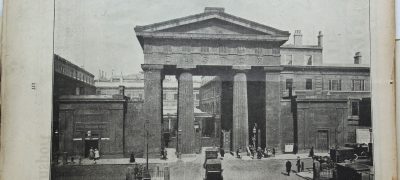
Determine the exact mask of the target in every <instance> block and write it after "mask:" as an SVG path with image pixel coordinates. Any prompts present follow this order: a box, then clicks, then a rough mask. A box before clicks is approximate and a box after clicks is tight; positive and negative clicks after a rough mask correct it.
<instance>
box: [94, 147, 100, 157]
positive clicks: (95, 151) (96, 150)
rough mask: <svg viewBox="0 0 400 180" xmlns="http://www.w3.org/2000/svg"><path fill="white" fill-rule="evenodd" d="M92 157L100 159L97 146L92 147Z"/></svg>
mask: <svg viewBox="0 0 400 180" xmlns="http://www.w3.org/2000/svg"><path fill="white" fill-rule="evenodd" d="M94 159H95V160H98V159H100V151H99V150H98V149H97V148H95V149H94Z"/></svg>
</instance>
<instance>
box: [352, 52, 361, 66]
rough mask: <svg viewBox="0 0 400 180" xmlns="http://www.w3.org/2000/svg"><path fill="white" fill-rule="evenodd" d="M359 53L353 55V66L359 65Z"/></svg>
mask: <svg viewBox="0 0 400 180" xmlns="http://www.w3.org/2000/svg"><path fill="white" fill-rule="evenodd" d="M361 57H362V56H361V52H356V54H355V55H354V64H361Z"/></svg>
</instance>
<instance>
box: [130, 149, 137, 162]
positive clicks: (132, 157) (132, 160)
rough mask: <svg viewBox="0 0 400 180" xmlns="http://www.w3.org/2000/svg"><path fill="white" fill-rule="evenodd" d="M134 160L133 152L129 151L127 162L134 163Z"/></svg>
mask: <svg viewBox="0 0 400 180" xmlns="http://www.w3.org/2000/svg"><path fill="white" fill-rule="evenodd" d="M135 161H136V160H135V154H134V153H133V152H132V153H131V157H130V158H129V162H130V163H134V162H135Z"/></svg>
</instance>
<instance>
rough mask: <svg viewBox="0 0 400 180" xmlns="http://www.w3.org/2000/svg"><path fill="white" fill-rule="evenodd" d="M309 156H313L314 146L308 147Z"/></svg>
mask: <svg viewBox="0 0 400 180" xmlns="http://www.w3.org/2000/svg"><path fill="white" fill-rule="evenodd" d="M309 156H310V157H314V146H313V147H311V149H310V155H309Z"/></svg>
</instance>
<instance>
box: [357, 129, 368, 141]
mask: <svg viewBox="0 0 400 180" xmlns="http://www.w3.org/2000/svg"><path fill="white" fill-rule="evenodd" d="M356 139H357V140H356V142H357V143H359V144H368V143H370V140H371V133H370V132H369V129H356Z"/></svg>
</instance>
